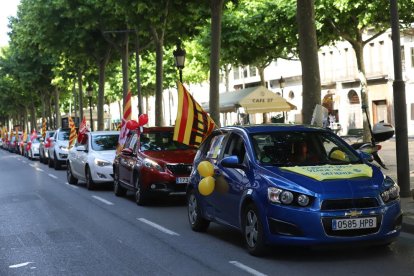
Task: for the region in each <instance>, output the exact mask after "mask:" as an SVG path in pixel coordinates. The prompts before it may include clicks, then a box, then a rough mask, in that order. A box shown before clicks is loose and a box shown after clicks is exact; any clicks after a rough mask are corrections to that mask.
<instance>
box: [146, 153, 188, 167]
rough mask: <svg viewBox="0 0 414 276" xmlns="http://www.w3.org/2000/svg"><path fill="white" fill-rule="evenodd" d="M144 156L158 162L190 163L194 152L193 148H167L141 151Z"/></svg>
mask: <svg viewBox="0 0 414 276" xmlns="http://www.w3.org/2000/svg"><path fill="white" fill-rule="evenodd" d="M141 154H142V156H143V157H144V158H151V159H153V160H155V161H157V162H158V163H185V164H192V163H193V161H194V157H195V154H196V151H195V150H169V151H151V150H147V151H144V152H141Z"/></svg>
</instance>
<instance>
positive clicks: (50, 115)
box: [47, 92, 56, 129]
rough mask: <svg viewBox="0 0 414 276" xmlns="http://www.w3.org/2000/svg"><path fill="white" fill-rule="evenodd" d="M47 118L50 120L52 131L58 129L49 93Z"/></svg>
mask: <svg viewBox="0 0 414 276" xmlns="http://www.w3.org/2000/svg"><path fill="white" fill-rule="evenodd" d="M47 116H48V118H49V119H48V121H49V127H50V129H56V125H55V123H54V120H53V116H52V97H51V95H50V93H49V92H48V95H47Z"/></svg>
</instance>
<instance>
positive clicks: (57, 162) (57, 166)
mask: <svg viewBox="0 0 414 276" xmlns="http://www.w3.org/2000/svg"><path fill="white" fill-rule="evenodd" d="M54 156H55V158H54V159H55V160H54V161H53V165H54V168H55V170H60V169H61V168H62V166H61V165H60V163H59V160H58V159H57V156H56V152H55V155H54Z"/></svg>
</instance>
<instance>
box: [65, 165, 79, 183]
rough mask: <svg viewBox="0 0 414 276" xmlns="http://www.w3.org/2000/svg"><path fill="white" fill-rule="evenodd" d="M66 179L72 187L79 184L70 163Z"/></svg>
mask: <svg viewBox="0 0 414 276" xmlns="http://www.w3.org/2000/svg"><path fill="white" fill-rule="evenodd" d="M66 179H67V180H68V183H69V184H71V185H76V184H78V179H77V178H76V177H74V176H73V174H72V168H71V167H70V164H69V163H68V166H67V167H66Z"/></svg>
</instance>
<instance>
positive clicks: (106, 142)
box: [92, 134, 119, 151]
mask: <svg viewBox="0 0 414 276" xmlns="http://www.w3.org/2000/svg"><path fill="white" fill-rule="evenodd" d="M118 137H119V135H118V134H116V135H114V134H100V135H94V136H92V149H93V150H95V151H103V150H115V149H116V146H117V144H118Z"/></svg>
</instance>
